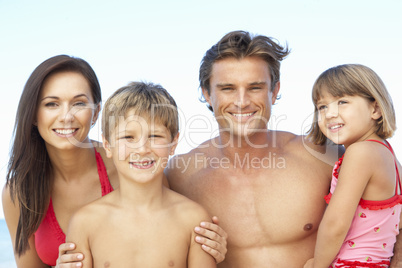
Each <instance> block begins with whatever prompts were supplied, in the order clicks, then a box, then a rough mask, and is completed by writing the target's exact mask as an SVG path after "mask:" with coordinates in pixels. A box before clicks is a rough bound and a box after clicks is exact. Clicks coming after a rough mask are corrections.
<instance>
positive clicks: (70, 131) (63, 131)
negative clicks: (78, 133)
mask: <svg viewBox="0 0 402 268" xmlns="http://www.w3.org/2000/svg"><path fill="white" fill-rule="evenodd" d="M55 131H56V133H58V134H62V135H68V134H71V133H73V132H74V131H75V129H56V130H55Z"/></svg>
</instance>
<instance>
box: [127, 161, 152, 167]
mask: <svg viewBox="0 0 402 268" xmlns="http://www.w3.org/2000/svg"><path fill="white" fill-rule="evenodd" d="M152 163H153V161H149V162H136V163H132V164H133V165H136V166H148V165H151V164H152Z"/></svg>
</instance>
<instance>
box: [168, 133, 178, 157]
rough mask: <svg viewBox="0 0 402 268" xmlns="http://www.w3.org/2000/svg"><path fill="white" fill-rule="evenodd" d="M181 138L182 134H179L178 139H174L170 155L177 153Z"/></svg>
mask: <svg viewBox="0 0 402 268" xmlns="http://www.w3.org/2000/svg"><path fill="white" fill-rule="evenodd" d="M179 136H180V133H177V135H176V137H174V138H173V140H172V147H171V148H170V153H169V154H170V155H174V152H175V151H176V148H177V144H178V143H179Z"/></svg>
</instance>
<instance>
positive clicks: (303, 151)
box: [277, 131, 344, 166]
mask: <svg viewBox="0 0 402 268" xmlns="http://www.w3.org/2000/svg"><path fill="white" fill-rule="evenodd" d="M277 140H278V143H279V147H281V149H282V150H283V151H284V152H285V153H286V154H292V155H297V156H300V157H303V158H306V159H307V160H309V161H318V162H322V163H324V164H327V165H331V166H332V165H333V164H334V163H335V162H336V161H337V160H338V159H339V157H341V156H342V154H343V152H344V149H343V146H340V145H336V144H333V143H327V144H325V145H317V144H315V143H313V142H312V141H311V140H310V139H308V138H307V137H306V136H304V135H296V134H293V133H290V132H285V131H278V132H277Z"/></svg>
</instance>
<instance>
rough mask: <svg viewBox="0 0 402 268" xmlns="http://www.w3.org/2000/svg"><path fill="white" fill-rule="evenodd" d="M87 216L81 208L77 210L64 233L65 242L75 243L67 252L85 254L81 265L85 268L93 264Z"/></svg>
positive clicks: (89, 222) (89, 224)
mask: <svg viewBox="0 0 402 268" xmlns="http://www.w3.org/2000/svg"><path fill="white" fill-rule="evenodd" d="M89 218H90V217H89V216H88V215H87V214H86V213H84V211H83V210H79V211H78V212H77V213H75V214H74V215H73V217H72V218H71V220H70V223H69V225H68V230H67V234H66V242H67V243H68V242H72V243H74V244H75V245H76V247H75V249H73V250H70V251H68V252H67V254H70V253H77V252H78V253H82V254H83V256H85V258H84V259H83V260H82V267H85V268H89V267H92V265H93V263H92V254H91V248H90V246H89V241H88V237H89V230H90V226H91V221H90V220H88V219H89ZM59 267H62V266H59Z"/></svg>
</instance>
